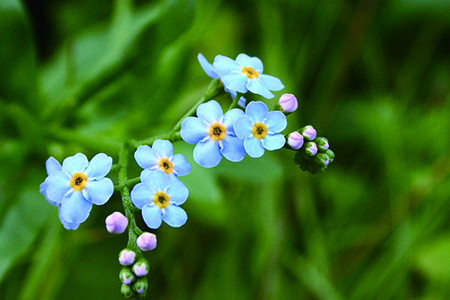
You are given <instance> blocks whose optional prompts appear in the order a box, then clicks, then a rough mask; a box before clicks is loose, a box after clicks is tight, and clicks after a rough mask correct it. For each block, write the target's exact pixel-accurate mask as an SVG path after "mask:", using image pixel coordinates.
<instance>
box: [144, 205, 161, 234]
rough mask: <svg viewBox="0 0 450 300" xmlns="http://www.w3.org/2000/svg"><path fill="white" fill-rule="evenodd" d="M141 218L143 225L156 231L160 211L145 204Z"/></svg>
mask: <svg viewBox="0 0 450 300" xmlns="http://www.w3.org/2000/svg"><path fill="white" fill-rule="evenodd" d="M142 218H143V219H144V222H145V224H147V226H148V227H149V228H151V229H157V228H159V226H161V222H162V218H161V209H160V208H159V207H158V206H156V205H154V204H153V203H152V204H147V205H145V206H144V207H143V208H142Z"/></svg>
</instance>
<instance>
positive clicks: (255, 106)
mask: <svg viewBox="0 0 450 300" xmlns="http://www.w3.org/2000/svg"><path fill="white" fill-rule="evenodd" d="M286 126H287V121H286V116H285V115H284V114H283V113H282V112H280V111H271V112H269V109H268V108H267V105H266V104H265V103H264V102H261V101H256V102H250V103H249V104H248V105H247V107H246V108H245V116H241V117H239V118H238V119H237V120H236V122H234V131H235V132H236V135H237V137H238V138H240V139H242V140H244V147H245V151H246V152H247V154H248V155H249V156H251V157H254V158H257V157H261V156H262V155H263V154H264V149H267V150H270V151H272V150H278V149H280V148H282V147H283V146H284V144H285V142H286V138H285V137H284V136H283V135H282V134H280V132H281V131H283V130H284V129H285V128H286Z"/></svg>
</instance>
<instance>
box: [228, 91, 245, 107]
mask: <svg viewBox="0 0 450 300" xmlns="http://www.w3.org/2000/svg"><path fill="white" fill-rule="evenodd" d="M243 95H244V94H243V93H239V92H238V93H236V97H234V99H233V102H231V105H230V107H229V108H228V110H230V109H233V108H238V107H239V104H238V102H239V99H241V97H242V96H243Z"/></svg>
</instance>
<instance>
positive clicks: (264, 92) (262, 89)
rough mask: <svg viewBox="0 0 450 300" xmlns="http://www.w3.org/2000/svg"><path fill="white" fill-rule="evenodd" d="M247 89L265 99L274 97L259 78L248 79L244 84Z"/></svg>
mask: <svg viewBox="0 0 450 300" xmlns="http://www.w3.org/2000/svg"><path fill="white" fill-rule="evenodd" d="M246 87H247V88H248V90H249V91H250V92H252V93H254V94H258V95H261V96H263V97H264V98H266V99H272V98H273V97H275V96H274V95H273V94H272V93H271V92H270V91H269V89H268V88H267V87H266V86H265V85H264V84H263V83H262V81H261V80H259V78H253V79H250V80H249V81H248V83H247V85H246Z"/></svg>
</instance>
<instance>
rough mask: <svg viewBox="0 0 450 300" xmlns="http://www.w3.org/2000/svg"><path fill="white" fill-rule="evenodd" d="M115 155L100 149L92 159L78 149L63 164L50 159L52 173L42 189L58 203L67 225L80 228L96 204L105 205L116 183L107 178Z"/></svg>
mask: <svg viewBox="0 0 450 300" xmlns="http://www.w3.org/2000/svg"><path fill="white" fill-rule="evenodd" d="M111 165H112V159H111V157H109V156H107V155H106V154H104V153H99V154H97V155H96V156H94V157H93V158H92V160H91V161H90V162H88V160H87V158H86V156H85V155H84V154H82V153H77V154H75V155H74V156H70V157H68V158H66V159H65V160H64V161H63V164H62V166H59V163H58V162H57V161H56V160H55V159H54V158H52V157H51V158H49V159H48V160H47V163H46V166H47V173H48V174H49V176H48V177H47V178H46V179H45V181H44V183H43V184H41V186H40V191H41V193H42V194H43V195H44V196H45V197H46V199H47V200H48V201H49V202H50V203H51V204H53V205H56V206H58V211H59V217H60V220H61V223H62V224H63V225H64V227H65V228H67V229H76V228H77V227H78V225H79V224H80V223H82V222H84V221H85V220H86V219H87V218H88V216H89V212H90V211H91V208H92V204H96V205H103V204H105V203H106V202H107V201H108V200H109V198H111V196H112V194H113V192H114V185H113V183H112V181H111V179H109V178H105V176H106V174H108V173H109V170H110V169H111Z"/></svg>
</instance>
